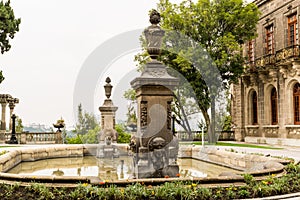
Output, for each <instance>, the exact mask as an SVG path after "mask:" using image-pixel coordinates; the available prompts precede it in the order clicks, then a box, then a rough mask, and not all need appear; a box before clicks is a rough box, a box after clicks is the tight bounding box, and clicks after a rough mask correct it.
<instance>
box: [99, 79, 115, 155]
mask: <svg viewBox="0 0 300 200" xmlns="http://www.w3.org/2000/svg"><path fill="white" fill-rule="evenodd" d="M105 82H106V84H105V85H104V90H105V95H106V99H105V100H104V103H103V105H102V106H100V107H99V110H100V113H101V128H102V130H101V131H100V133H99V136H98V141H99V145H98V148H97V157H99V158H116V157H119V152H118V149H117V147H116V143H117V137H118V134H117V131H116V130H115V116H116V111H117V110H118V107H116V106H114V104H113V102H112V100H111V99H110V96H111V91H112V87H113V86H112V85H111V84H110V82H111V80H110V78H109V77H107V78H106V80H105Z"/></svg>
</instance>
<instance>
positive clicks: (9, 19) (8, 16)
mask: <svg viewBox="0 0 300 200" xmlns="http://www.w3.org/2000/svg"><path fill="white" fill-rule="evenodd" d="M20 23H21V19H20V18H18V19H16V18H15V16H14V11H13V9H12V8H11V7H10V0H8V1H6V2H5V3H4V2H3V0H1V1H0V49H1V54H4V52H6V51H9V49H10V48H11V45H10V43H9V42H10V41H9V39H13V38H14V36H15V33H16V32H18V31H19V25H20ZM3 80H4V76H3V74H2V71H0V83H1V82H2V81H3Z"/></svg>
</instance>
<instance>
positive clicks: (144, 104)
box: [140, 101, 147, 127]
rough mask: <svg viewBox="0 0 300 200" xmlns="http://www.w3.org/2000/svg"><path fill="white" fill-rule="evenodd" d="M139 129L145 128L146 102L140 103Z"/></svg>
mask: <svg viewBox="0 0 300 200" xmlns="http://www.w3.org/2000/svg"><path fill="white" fill-rule="evenodd" d="M140 123H141V127H144V126H147V101H142V102H141V121H140Z"/></svg>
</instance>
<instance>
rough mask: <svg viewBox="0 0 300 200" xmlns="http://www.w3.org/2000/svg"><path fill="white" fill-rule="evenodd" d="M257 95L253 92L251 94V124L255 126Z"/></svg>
mask: <svg viewBox="0 0 300 200" xmlns="http://www.w3.org/2000/svg"><path fill="white" fill-rule="evenodd" d="M257 122H258V120H257V94H256V92H253V94H252V124H253V125H257V124H258V123H257Z"/></svg>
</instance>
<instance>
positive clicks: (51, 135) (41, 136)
mask: <svg viewBox="0 0 300 200" xmlns="http://www.w3.org/2000/svg"><path fill="white" fill-rule="evenodd" d="M4 135H5V137H4V140H5V141H9V139H10V137H11V133H9V132H5V134H4ZM16 137H17V140H18V142H19V144H62V137H61V132H41V133H28V132H23V133H16Z"/></svg>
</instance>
